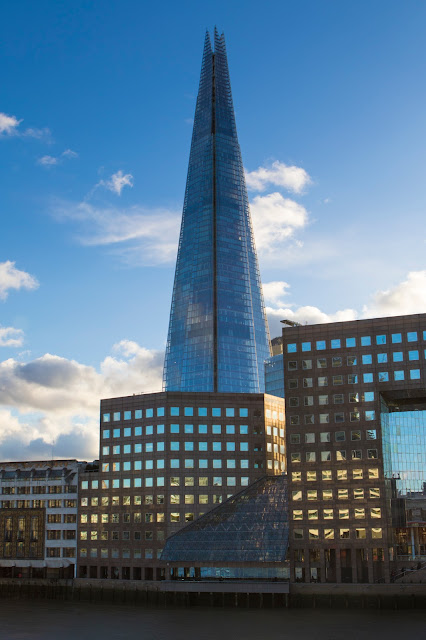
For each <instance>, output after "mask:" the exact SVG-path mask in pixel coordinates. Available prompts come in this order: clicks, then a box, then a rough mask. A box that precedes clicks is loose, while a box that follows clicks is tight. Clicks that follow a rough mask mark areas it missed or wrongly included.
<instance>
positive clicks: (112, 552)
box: [80, 547, 163, 570]
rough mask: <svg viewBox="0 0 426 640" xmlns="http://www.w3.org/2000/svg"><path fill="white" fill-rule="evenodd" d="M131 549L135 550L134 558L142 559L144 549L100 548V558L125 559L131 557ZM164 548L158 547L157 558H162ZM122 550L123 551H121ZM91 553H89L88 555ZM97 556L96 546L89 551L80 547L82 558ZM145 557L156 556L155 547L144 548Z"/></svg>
mask: <svg viewBox="0 0 426 640" xmlns="http://www.w3.org/2000/svg"><path fill="white" fill-rule="evenodd" d="M130 551H132V552H133V558H134V559H135V560H140V559H141V558H142V549H132V550H130V549H121V550H120V549H100V554H99V557H100V558H109V557H111V558H120V557H121V558H124V559H129V558H130V557H131V556H130ZM162 551H163V550H162V549H157V552H156V557H157V559H160V557H161V554H162ZM120 552H121V553H120ZM88 553H89V555H88ZM88 557H90V558H97V557H98V549H97V548H96V547H93V548H92V549H90V550H89V551H88V550H87V549H86V548H81V549H80V558H88ZM143 557H144V558H145V560H152V559H153V558H154V550H153V549H144V555H143ZM112 570H114V567H112Z"/></svg>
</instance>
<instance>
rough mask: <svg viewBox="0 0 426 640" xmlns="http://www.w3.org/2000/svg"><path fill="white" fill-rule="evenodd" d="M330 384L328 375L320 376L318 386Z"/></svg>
mask: <svg viewBox="0 0 426 640" xmlns="http://www.w3.org/2000/svg"><path fill="white" fill-rule="evenodd" d="M327 385H328V378H327V376H320V377H319V378H318V386H319V387H326V386H327Z"/></svg>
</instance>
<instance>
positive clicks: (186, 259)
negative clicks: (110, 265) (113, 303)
mask: <svg viewBox="0 0 426 640" xmlns="http://www.w3.org/2000/svg"><path fill="white" fill-rule="evenodd" d="M269 356H270V340H269V331H268V325H267V320H266V316H265V310H264V304H263V295H262V288H261V283H260V276H259V267H258V262H257V256H256V249H255V245H254V240H253V231H252V224H251V219H250V211H249V204H248V198H247V190H246V185H245V180H244V170H243V164H242V160H241V151H240V146H239V143H238V137H237V130H236V126H235V116H234V108H233V104H232V95H231V85H230V80H229V72H228V62H227V56H226V48H225V40H224V36H223V34H222V35H219V34H218V32H217V31H216V30H215V34H214V51H213V50H212V46H211V41H210V36H209V34H208V33H207V34H206V39H205V44H204V53H203V63H202V69H201V80H200V86H199V91H198V98H197V105H196V109H195V117H194V129H193V134H192V142H191V152H190V158H189V167H188V176H187V182H186V190H185V200H184V206H183V214H182V226H181V231H180V239H179V249H178V256H177V263H176V274H175V281H174V287H173V298H172V305H171V312H170V324H169V333H168V340H167V349H166V358H165V364H164V389H165V391H201V392H202V391H214V392H232V393H263V392H264V390H265V385H264V360H265V359H266V358H267V357H269Z"/></svg>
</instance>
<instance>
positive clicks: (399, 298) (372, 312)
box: [362, 271, 426, 318]
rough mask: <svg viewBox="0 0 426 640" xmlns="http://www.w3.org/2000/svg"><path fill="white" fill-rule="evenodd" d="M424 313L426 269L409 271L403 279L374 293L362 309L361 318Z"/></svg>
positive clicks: (425, 308)
mask: <svg viewBox="0 0 426 640" xmlns="http://www.w3.org/2000/svg"><path fill="white" fill-rule="evenodd" d="M406 313H426V271H410V273H408V274H407V277H406V279H405V280H403V281H402V282H400V283H399V284H397V285H395V286H394V287H391V288H390V289H387V290H385V291H377V292H376V293H374V294H373V295H372V296H371V298H370V300H369V302H368V303H367V304H366V305H365V306H364V307H363V309H362V317H363V318H372V317H377V316H379V317H381V316H382V317H383V316H398V315H404V314H406Z"/></svg>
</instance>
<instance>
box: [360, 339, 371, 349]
mask: <svg viewBox="0 0 426 640" xmlns="http://www.w3.org/2000/svg"><path fill="white" fill-rule="evenodd" d="M370 345H371V338H370V336H362V337H361V346H362V347H369V346H370Z"/></svg>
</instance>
